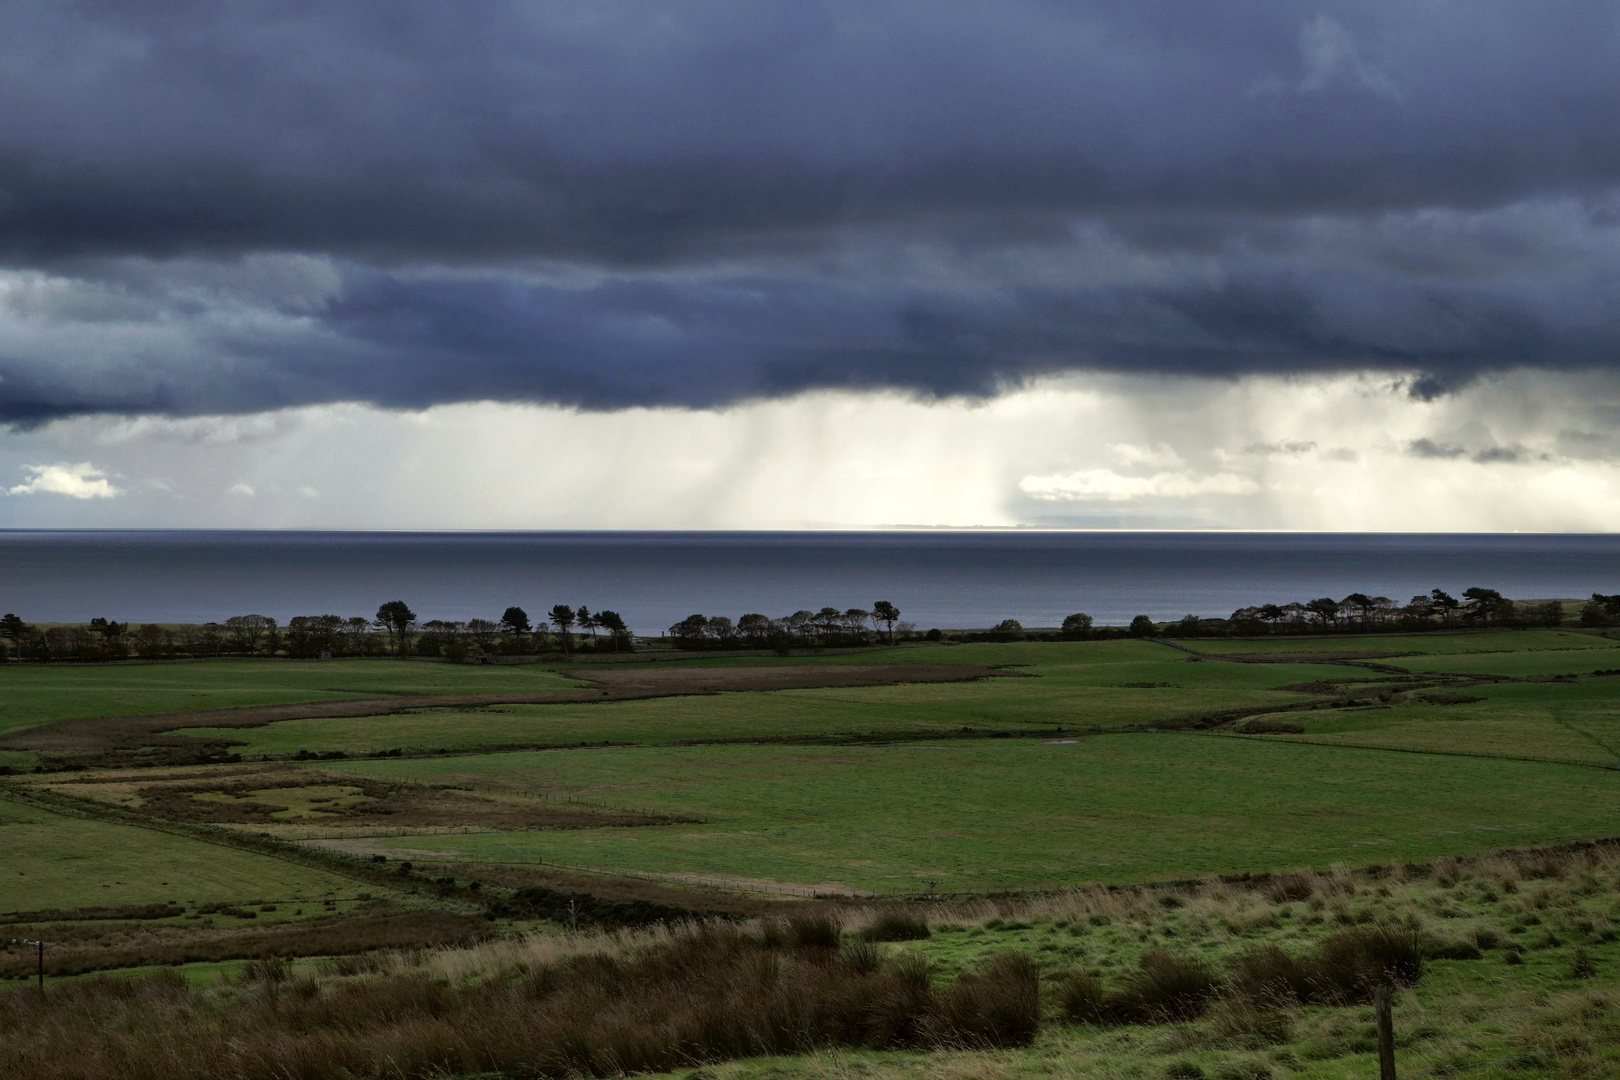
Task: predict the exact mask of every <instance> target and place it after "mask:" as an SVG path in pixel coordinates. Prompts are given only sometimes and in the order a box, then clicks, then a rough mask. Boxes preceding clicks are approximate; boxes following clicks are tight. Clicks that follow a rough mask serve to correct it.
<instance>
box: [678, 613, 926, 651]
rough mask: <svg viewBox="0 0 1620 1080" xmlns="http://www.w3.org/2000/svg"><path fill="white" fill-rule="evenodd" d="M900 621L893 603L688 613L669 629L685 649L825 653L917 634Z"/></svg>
mask: <svg viewBox="0 0 1620 1080" xmlns="http://www.w3.org/2000/svg"><path fill="white" fill-rule="evenodd" d="M916 629H917V628H916V627H914V626H912V625H911V624H910V623H907V622H902V621H901V620H900V609H899V608H898V607H895V605H894V604H893V603H891V602H890V601H888V600H879V601H877V602H876V603H874V604H873V605H872V608H871V610H870V611H868V610H867V609H866V608H844V609H839V608H835V607H824V608H822V609H821V610H820V611H810V610H809V609H804V610H800V611H795V612H794V613H793V614H791V615H784V616H782V617H781V618H779V619H773V618H771V617H770V616H769V615H761V614H759V613H758V612H750V613H749V614H747V615H742V616H740V617H738V619H737V621H736V622H732V621H731V619H730V617H728V616H725V615H688V616H687V617H686V618H684V619H682V620H681V621H680V622H678V623H676V624H675V625H674V626H671V627H670V628H669V630H668V636H669V638H670V639H671V640H672V641H673V642H674V643H675V645H676V646H678V647H679V648H683V649H775V650H776V651H778V652H786V651H787V650H789V649H793V648H806V649H823V648H830V647H833V646H855V645H870V644H873V643H874V642H883V643H886V644H891V645H892V644H894V643H895V642H896V641H899V640H903V639H906V638H910V637H912V636H914V635H915V634H916Z"/></svg>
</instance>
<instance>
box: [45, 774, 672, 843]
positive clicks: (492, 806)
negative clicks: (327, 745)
mask: <svg viewBox="0 0 1620 1080" xmlns="http://www.w3.org/2000/svg"><path fill="white" fill-rule="evenodd" d="M47 786H49V787H50V788H51V789H52V790H54V791H57V792H59V793H61V794H64V795H70V796H74V797H77V798H86V799H92V800H94V801H96V802H102V803H108V804H110V805H115V806H119V807H122V808H124V809H128V810H133V811H135V812H136V813H140V814H144V815H146V816H149V817H154V818H158V819H160V820H164V821H184V822H196V823H206V824H215V825H276V824H289V823H298V824H317V823H319V824H330V825H338V826H346V827H360V828H364V827H367V826H377V825H386V826H389V827H390V828H396V827H397V828H406V829H409V828H434V827H440V826H474V827H480V828H489V829H522V830H527V829H587V828H602V827H605V826H638V825H665V824H670V823H672V822H677V821H686V820H695V819H686V818H681V817H678V816H676V815H667V816H665V815H652V814H645V813H638V812H634V811H627V810H616V809H609V808H604V807H594V806H588V805H581V804H577V803H569V802H559V801H554V800H550V799H545V798H538V797H534V796H515V795H514V796H507V795H484V794H477V793H474V792H470V791H463V790H460V789H458V788H447V787H436V786H429V785H425V784H406V783H399V782H390V781H382V780H375V779H371V778H369V777H360V776H335V775H333V774H331V773H327V772H322V771H320V770H317V769H302V768H297V767H295V766H271V767H257V768H234V767H230V766H225V767H220V766H214V767H207V768H202V769H189V770H179V771H175V772H172V773H169V774H167V775H164V776H161V777H145V776H143V777H141V778H140V779H139V780H135V781H131V780H130V779H129V778H128V774H113V775H111V776H106V775H102V776H94V777H85V778H82V779H75V780H71V781H67V782H59V783H55V784H51V785H47Z"/></svg>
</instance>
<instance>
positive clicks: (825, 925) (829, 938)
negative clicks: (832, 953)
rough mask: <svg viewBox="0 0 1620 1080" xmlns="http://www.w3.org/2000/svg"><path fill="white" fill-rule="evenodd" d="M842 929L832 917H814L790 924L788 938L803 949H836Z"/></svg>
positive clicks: (797, 920)
mask: <svg viewBox="0 0 1620 1080" xmlns="http://www.w3.org/2000/svg"><path fill="white" fill-rule="evenodd" d="M842 933H843V932H842V929H841V928H840V927H839V925H838V920H837V919H834V918H833V917H832V916H830V915H812V916H809V917H807V918H799V919H794V920H793V921H792V922H790V923H788V938H789V940H791V941H792V942H793V944H795V945H797V946H798V947H799V948H801V949H836V948H838V941H839V938H840V937H842Z"/></svg>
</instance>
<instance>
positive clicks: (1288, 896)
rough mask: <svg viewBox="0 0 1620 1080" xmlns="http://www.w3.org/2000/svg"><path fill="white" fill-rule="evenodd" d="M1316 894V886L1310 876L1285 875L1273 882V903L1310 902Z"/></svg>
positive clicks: (1274, 879)
mask: <svg viewBox="0 0 1620 1080" xmlns="http://www.w3.org/2000/svg"><path fill="white" fill-rule="evenodd" d="M1315 893H1316V886H1315V884H1314V883H1313V882H1312V880H1311V877H1310V875H1309V874H1283V875H1282V876H1281V877H1277V878H1273V879H1272V882H1271V899H1272V902H1273V903H1277V904H1287V903H1290V902H1300V901H1305V900H1309V899H1310V898H1311V897H1312V896H1313V895H1314V894H1315Z"/></svg>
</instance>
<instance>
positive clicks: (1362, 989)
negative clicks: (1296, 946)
mask: <svg viewBox="0 0 1620 1080" xmlns="http://www.w3.org/2000/svg"><path fill="white" fill-rule="evenodd" d="M1422 973H1423V942H1422V938H1421V935H1419V933H1418V932H1417V930H1415V929H1413V928H1411V927H1405V926H1394V925H1390V924H1374V925H1371V926H1358V927H1356V928H1355V929H1353V930H1345V931H1341V932H1340V933H1337V934H1334V935H1332V936H1331V937H1329V938H1328V939H1327V940H1325V941H1323V942H1322V944H1321V947H1320V948H1318V949H1317V951H1316V954H1315V956H1314V957H1312V958H1311V972H1310V983H1311V991H1312V994H1311V996H1312V998H1313V999H1314V1000H1318V1001H1367V1000H1371V998H1372V992H1373V990H1374V988H1375V987H1377V986H1379V985H1381V984H1383V983H1386V982H1387V983H1394V984H1396V985H1398V986H1411V985H1412V984H1413V983H1415V982H1417V980H1418V977H1419V976H1420V975H1421V974H1422Z"/></svg>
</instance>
